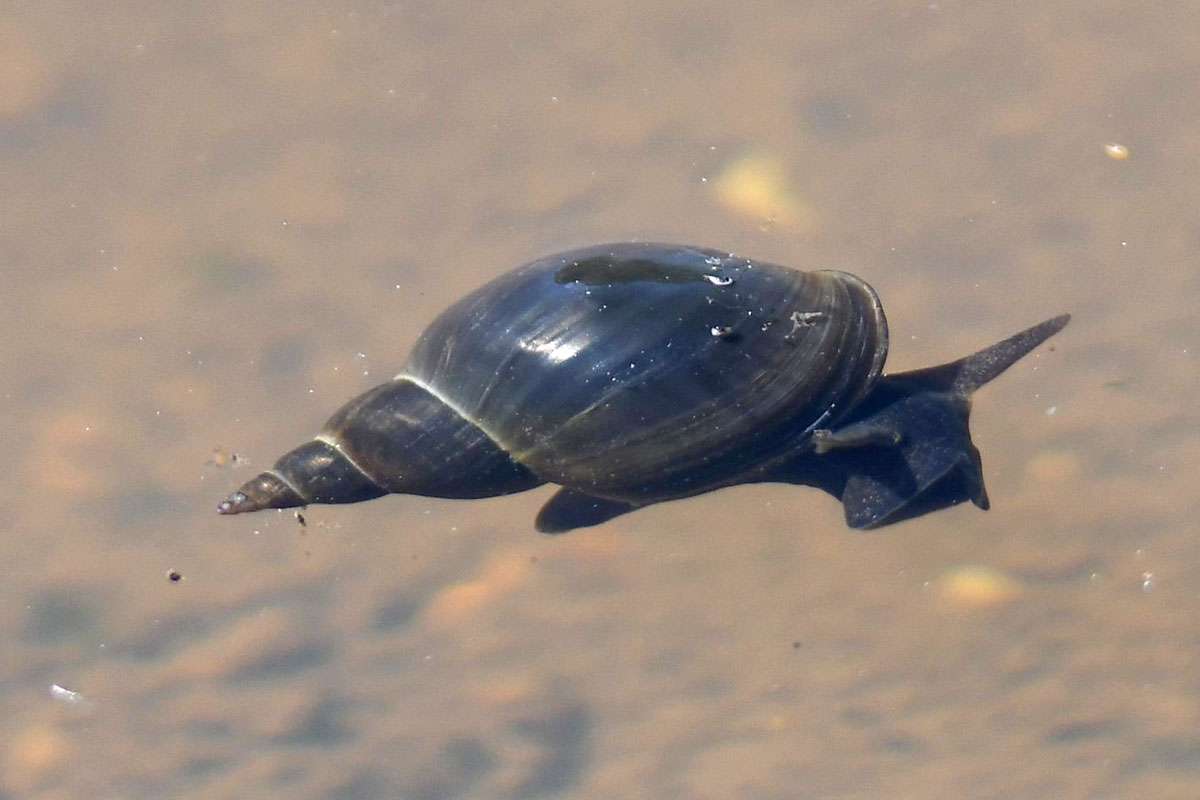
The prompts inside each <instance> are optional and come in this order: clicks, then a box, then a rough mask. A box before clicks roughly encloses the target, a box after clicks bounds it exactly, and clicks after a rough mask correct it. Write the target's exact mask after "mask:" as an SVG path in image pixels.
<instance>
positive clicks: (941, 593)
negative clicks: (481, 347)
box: [0, 2, 1200, 800]
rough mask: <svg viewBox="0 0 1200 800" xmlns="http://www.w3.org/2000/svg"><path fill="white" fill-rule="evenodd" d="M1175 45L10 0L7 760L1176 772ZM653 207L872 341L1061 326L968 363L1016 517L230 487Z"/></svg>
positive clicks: (824, 504) (1185, 783)
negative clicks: (459, 310) (541, 531)
mask: <svg viewBox="0 0 1200 800" xmlns="http://www.w3.org/2000/svg"><path fill="white" fill-rule="evenodd" d="M1197 31H1200V10H1197V9H1196V7H1194V6H1193V5H1191V4H1187V3H1165V4H1156V5H1154V7H1153V9H1150V8H1148V7H1146V6H1145V5H1143V4H1139V3H1129V2H1125V3H1120V2H1108V3H1105V2H1087V3H1084V2H1058V3H1034V2H1027V3H1018V4H1013V3H1007V4H968V3H958V2H940V3H936V4H928V3H924V2H920V3H896V2H891V3H845V2H821V3H807V4H794V3H786V2H779V3H757V4H753V5H752V6H747V7H745V8H742V7H741V6H739V5H738V4H732V3H716V2H711V3H703V2H695V3H679V4H652V5H649V6H647V5H645V4H641V3H637V4H635V3H624V4H623V3H594V2H592V3H578V4H571V3H568V4H562V3H548V4H521V5H520V6H519V8H516V9H513V8H501V7H495V6H488V7H485V6H480V5H478V4H469V3H441V4H436V3H390V4H389V3H361V2H349V3H338V2H334V3H302V4H296V3H290V4H282V3H281V4H276V5H274V6H260V7H259V8H258V10H248V9H246V8H245V7H244V6H243V4H238V3H216V4H194V5H188V6H184V7H181V6H180V5H179V4H149V5H140V4H124V5H121V6H119V7H117V8H110V7H108V6H107V5H106V6H104V8H103V9H102V8H101V6H97V5H93V4H84V3H74V4H72V3H54V2H46V3H39V4H21V6H20V7H19V8H13V9H9V11H8V13H6V14H4V15H3V18H2V19H0V54H3V63H4V66H3V69H0V169H2V171H3V175H4V192H3V194H2V196H0V271H2V274H3V276H4V278H5V288H4V291H3V295H2V297H0V304H2V309H0V310H2V313H0V326H2V327H0V363H2V364H3V367H4V369H3V370H0V396H2V397H3V403H4V407H5V409H6V411H5V413H4V414H3V415H2V416H0V426H2V435H3V441H4V443H5V454H6V461H7V464H8V469H7V474H8V480H6V481H4V482H3V483H0V511H3V518H4V519H5V520H6V522H7V524H6V525H5V533H4V536H3V544H4V559H3V564H4V566H3V576H4V579H3V581H2V582H0V626H2V627H0V630H2V632H3V638H4V641H5V646H4V648H3V649H2V650H0V703H2V705H0V707H2V708H3V710H4V711H3V714H2V715H0V797H2V798H4V800H9V799H10V798H78V797H93V798H97V799H98V800H99V799H100V798H163V797H172V798H247V797H282V796H286V797H291V798H393V797H405V798H418V799H419V800H432V799H433V798H535V797H570V798H585V797H586V798H625V797H629V798H635V797H653V798H664V797H671V798H673V797H679V798H704V799H707V798H713V799H714V800H715V798H795V797H864V798H865V797H900V798H910V797H911V798H936V797H981V798H987V797H996V798H1000V797H1004V798H1008V797H1053V798H1076V797H1078V798H1084V797H1087V798H1124V797H1156V798H1192V797H1196V796H1200V735H1198V734H1197V730H1200V701H1198V699H1197V698H1198V697H1200V663H1198V655H1197V653H1200V650H1198V647H1200V614H1198V612H1200V576H1198V575H1197V572H1196V568H1197V564H1198V559H1200V547H1198V546H1197V536H1196V534H1197V531H1196V522H1195V519H1196V510H1197V501H1198V499H1200V495H1198V492H1197V489H1196V486H1195V483H1196V471H1197V465H1198V464H1200V413H1198V412H1197V410H1196V409H1197V404H1196V402H1195V398H1196V396H1197V393H1198V391H1200V381H1198V380H1197V374H1198V370H1197V357H1198V356H1200V336H1198V334H1197V330H1200V314H1198V312H1197V310H1196V309H1197V307H1198V305H1200V303H1198V301H1200V277H1198V275H1200V270H1198V268H1197V261H1196V256H1195V252H1196V249H1197V245H1198V244H1200V226H1198V224H1197V221H1196V215H1195V209H1196V208H1197V207H1200V180H1198V168H1200V155H1198V153H1200V151H1198V150H1197V148H1196V131H1197V130H1198V129H1200V102H1198V100H1200V97H1198V94H1197V89H1196V87H1197V85H1198V83H1197V80H1198V78H1200V35H1198V34H1197ZM1107 143H1119V144H1121V145H1124V146H1125V147H1127V148H1128V157H1127V158H1124V159H1121V158H1115V157H1113V156H1118V155H1120V153H1119V152H1118V151H1111V150H1110V151H1109V152H1107V153H1106V150H1105V145H1106V144H1107ZM629 238H646V239H656V240H677V241H686V242H692V243H696V244H704V245H709V246H715V247H721V248H728V249H734V250H737V251H739V252H743V253H746V254H748V255H754V256H757V257H760V258H765V259H770V260H774V261H778V262H781V263H787V264H792V265H795V266H798V267H817V266H820V267H839V268H844V269H851V270H853V271H855V272H857V273H859V274H861V275H863V276H864V277H865V278H867V279H868V280H869V281H871V282H872V283H873V284H874V285H875V286H876V287H877V289H878V290H879V291H880V293H881V295H882V296H883V298H884V302H885V304H886V306H887V308H888V314H889V317H890V320H891V323H892V330H893V334H894V340H893V346H892V353H893V355H892V360H891V367H892V369H902V368H909V367H915V366H920V365H925V364H930V363H935V362H938V361H942V360H945V359H948V358H951V357H954V356H958V355H961V354H964V353H966V352H969V351H971V350H974V349H975V348H977V347H979V346H982V345H984V344H989V343H991V342H992V341H994V340H996V339H998V338H1000V337H1002V336H1004V335H1007V334H1009V333H1012V332H1014V331H1016V330H1017V329H1019V328H1021V327H1024V326H1026V325H1028V324H1031V323H1033V322H1036V321H1038V320H1040V319H1043V318H1045V317H1048V316H1051V315H1053V314H1055V313H1058V312H1061V311H1071V312H1073V313H1074V314H1075V321H1074V322H1073V323H1072V325H1071V326H1070V327H1069V328H1068V329H1067V330H1066V331H1065V332H1064V333H1063V334H1062V335H1060V336H1059V337H1057V338H1056V339H1055V340H1054V342H1053V345H1054V348H1053V350H1051V349H1049V348H1043V349H1042V350H1041V351H1040V352H1039V354H1038V355H1037V356H1036V357H1031V358H1029V359H1027V360H1026V361H1024V362H1022V363H1020V364H1019V365H1018V366H1017V367H1016V368H1014V369H1013V370H1012V371H1011V372H1009V373H1008V374H1006V375H1005V376H1004V377H1003V378H1002V379H1000V380H999V381H997V382H996V383H995V384H993V385H991V386H989V387H987V389H986V390H985V391H984V392H983V393H981V395H980V396H979V398H978V400H977V403H976V414H975V419H974V426H973V427H974V431H975V438H976V441H977V443H978V444H979V446H980V449H981V450H982V451H983V454H984V459H985V466H986V471H987V476H988V482H989V489H990V492H991V497H992V501H993V510H992V511H990V512H988V513H986V514H984V513H980V512H978V511H976V510H975V509H973V508H972V507H970V506H965V507H958V508H955V509H953V510H949V511H946V512H942V513H939V514H935V515H932V516H928V517H925V518H922V519H919V520H916V521H913V522H909V523H905V524H903V525H899V526H896V527H892V528H887V529H885V530H883V531H881V532H878V533H875V534H868V535H862V534H854V533H851V532H850V531H848V530H846V529H845V528H844V526H843V524H842V520H841V511H840V509H839V508H838V507H837V505H836V504H835V503H834V502H833V501H831V500H830V499H829V498H827V497H825V496H824V495H821V494H819V493H817V492H815V491H809V490H803V489H798V488H794V487H787V486H756V487H742V488H737V489H732V490H726V491H722V492H718V493H714V494H711V495H708V496H706V497H702V498H698V499H693V500H689V501H684V502H677V503H670V504H664V505H661V506H657V507H654V508H651V509H647V510H644V511H642V512H639V513H636V514H632V515H629V516H627V517H623V518H621V519H619V520H616V521H613V522H611V523H609V524H608V525H606V526H604V527H602V528H599V529H595V530H591V531H586V532H579V533H575V534H571V535H568V536H563V537H558V538H549V537H543V536H540V535H538V534H536V533H534V532H533V530H532V519H533V516H534V514H535V513H536V511H537V509H538V507H539V506H540V504H541V503H542V502H543V501H544V500H545V498H546V497H548V496H549V493H550V490H549V489H541V490H537V491H535V492H531V493H529V494H526V495H517V496H513V497H508V498H503V499H497V500H489V501H479V502H450V501H433V500H427V499H423V498H414V497H407V498H404V497H394V498H386V499H383V500H379V501H375V502H372V503H368V504H364V505H359V506H350V507H339V508H329V507H313V508H311V509H309V510H308V511H307V512H306V518H307V527H301V526H300V525H299V523H298V522H297V520H296V519H295V518H294V517H293V516H292V515H291V514H288V513H274V512H271V513H267V514H260V515H254V516H245V517H236V518H219V517H218V516H217V515H216V514H215V513H214V509H215V504H216V503H217V501H218V500H220V499H221V497H222V496H223V495H224V494H225V493H226V492H227V491H228V490H229V489H230V488H231V487H233V486H235V485H236V484H237V483H239V482H240V481H241V480H244V479H245V478H246V477H247V476H248V475H249V474H251V471H252V470H256V469H258V468H261V467H263V466H265V465H267V464H269V463H270V462H271V461H272V460H273V459H274V458H275V456H276V455H278V454H279V453H281V452H282V451H283V450H285V449H287V448H290V447H291V446H293V445H294V444H296V443H298V442H300V441H301V440H303V439H305V438H307V437H308V436H309V435H310V434H311V433H312V432H313V431H315V430H316V428H317V427H318V426H319V425H320V424H321V422H323V421H324V419H325V418H326V417H327V416H328V414H329V413H330V412H331V411H332V410H333V409H334V408H336V407H337V406H338V405H339V404H340V403H341V402H342V401H343V400H345V399H346V398H348V397H350V396H351V395H353V394H355V393H356V392H358V391H360V390H362V389H365V388H367V387H368V386H370V385H373V384H374V383H377V382H380V381H381V380H384V379H386V378H388V377H390V376H391V375H392V374H393V373H394V372H395V371H396V369H397V367H398V366H399V364H400V363H401V361H402V359H403V356H404V354H405V353H406V351H407V348H408V346H409V345H410V344H411V343H412V341H413V339H414V338H415V336H416V335H417V334H418V333H419V332H420V330H421V328H422V327H423V326H424V325H425V324H426V323H427V322H428V321H429V320H430V319H431V318H432V316H433V315H434V314H435V313H436V312H437V311H438V310H439V309H441V308H442V307H444V306H445V305H446V304H448V303H449V302H450V301H452V300H454V299H455V298H456V297H458V296H459V295H460V294H461V293H462V292H463V291H465V290H467V289H469V288H471V287H474V286H476V285H478V284H480V283H482V282H483V281H485V280H486V279H487V278H489V277H490V276H493V275H495V274H497V273H498V272H500V271H502V270H504V269H507V268H509V267H511V266H513V265H515V264H517V263H520V262H522V261H525V260H528V259H530V258H532V257H535V256H537V255H541V254H543V253H546V252H551V251H554V250H557V249H563V248H566V247H569V246H574V245H580V244H586V243H591V242H598V241H607V240H616V239H629ZM214 450H215V451H216V452H215V453H214ZM231 453H237V454H238V456H239V461H238V462H237V463H234V462H232V460H231V457H230V454H231ZM246 459H248V461H249V464H248V465H247V464H244V463H243V461H244V460H246ZM967 567H978V568H984V570H985V572H984V575H983V577H976V578H974V580H972V579H971V578H970V576H971V575H976V576H978V572H966V571H965V568H967ZM172 569H174V570H177V571H178V572H179V573H180V575H181V576H182V580H179V581H178V582H172V581H171V580H169V579H168V577H167V573H168V570H172ZM964 583H965V584H967V586H966V588H965V589H964V588H959V589H957V590H956V589H955V588H954V587H955V586H960V587H961V586H962V584H964ZM54 684H57V685H59V686H61V687H64V688H65V689H66V690H69V691H72V692H78V693H79V696H75V695H70V694H67V693H64V692H62V691H59V692H57V694H56V695H55V694H52V693H51V689H50V687H51V685H54Z"/></svg>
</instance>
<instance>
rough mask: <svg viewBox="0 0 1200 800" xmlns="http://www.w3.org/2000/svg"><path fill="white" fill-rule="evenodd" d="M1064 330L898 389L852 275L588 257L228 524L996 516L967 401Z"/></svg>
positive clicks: (482, 304)
mask: <svg viewBox="0 0 1200 800" xmlns="http://www.w3.org/2000/svg"><path fill="white" fill-rule="evenodd" d="M1067 320H1068V317H1067V316H1066V315H1063V316H1061V317H1057V318H1055V319H1052V320H1047V321H1046V322H1044V323H1042V324H1041V325H1037V326H1034V327H1033V328H1029V329H1027V330H1025V331H1022V332H1021V333H1019V334H1017V335H1015V336H1012V337H1009V339H1006V340H1004V341H1002V342H999V343H997V344H996V345H993V346H992V347H990V348H986V349H984V350H981V351H980V352H978V353H976V354H974V355H972V356H968V357H966V358H963V359H959V360H958V361H954V362H950V363H948V364H943V365H941V366H939V367H932V368H928V369H926V370H918V371H915V372H911V373H904V374H902V375H896V376H888V377H886V378H882V379H881V373H882V371H883V365H884V360H885V358H886V356H887V345H888V334H887V322H886V320H885V318H884V314H883V309H882V307H881V305H880V302H879V298H878V297H877V296H876V295H875V292H874V291H873V290H872V289H871V287H870V286H868V285H867V284H866V283H865V282H863V281H862V280H861V279H859V278H857V277H855V276H853V275H850V274H849V273H845V272H836V271H815V272H801V271H798V270H793V269H789V268H787V267H782V266H777V265H774V264H768V263H765V262H761V261H754V260H751V259H746V258H740V257H735V256H732V255H730V254H727V253H723V252H719V251H716V250H706V249H700V248H695V247H686V246H678V245H661V244H613V245H602V246H598V247H590V248H585V249H581V250H575V251H571V252H567V253H562V254H558V255H554V256H549V257H546V258H543V259H539V260H537V261H534V262H532V263H530V264H527V265H525V266H523V267H520V268H518V269H516V270H514V271H512V272H510V273H507V274H505V275H502V276H500V277H499V278H497V279H496V280H494V281H492V282H491V283H489V284H487V285H485V286H483V287H482V288H480V289H478V290H476V291H475V292H473V293H472V294H470V295H468V296H466V297H465V298H463V299H462V300H460V301H459V302H458V303H456V304H454V305H453V306H451V307H450V308H449V309H447V310H446V311H445V312H443V313H442V314H441V315H440V316H439V317H438V318H437V319H435V320H434V321H433V323H432V324H431V325H430V326H429V327H428V328H427V329H426V331H425V332H424V333H423V334H422V335H421V337H420V339H419V340H418V341H417V343H416V345H415V346H414V348H413V351H412V354H411V356H410V357H409V360H408V363H407V365H406V367H405V368H404V370H403V371H401V373H400V374H399V375H397V376H396V378H394V379H393V380H392V381H390V382H388V383H386V384H383V385H381V386H377V387H375V388H374V389H371V390H369V391H367V392H365V393H364V394H362V395H360V396H359V397H357V398H354V399H353V400H351V401H350V402H349V403H347V404H346V405H345V406H343V407H342V408H341V409H340V410H339V411H338V412H337V413H335V414H334V415H333V417H332V418H331V419H330V420H329V422H328V423H326V425H325V428H324V429H323V431H322V432H321V433H320V434H319V435H318V436H317V437H315V438H314V439H313V440H312V441H310V442H308V443H306V444H303V445H301V446H300V447H297V448H296V449H294V450H292V451H291V452H289V453H286V454H284V455H283V456H282V457H281V458H280V459H279V460H278V461H277V462H276V463H275V466H274V467H273V468H272V469H271V470H268V471H266V472H264V473H262V474H261V475H259V476H257V477H256V478H254V479H252V480H250V481H248V482H247V483H246V484H244V485H243V486H242V487H241V489H240V490H239V491H237V492H234V493H233V494H232V495H230V497H229V498H228V499H227V500H226V501H225V502H223V503H222V504H221V505H220V508H219V510H220V511H221V513H224V514H236V513H241V512H245V511H255V510H258V509H263V508H287V507H292V506H299V505H306V504H308V503H349V502H357V501H359V500H366V499H370V498H373V497H378V496H380V495H383V494H387V493H407V494H420V495H426V496H433V497H451V498H476V497H490V496H495V495H500V494H508V493H511V492H519V491H523V490H525V489H529V488H532V487H534V486H537V485H539V484H542V483H547V482H550V483H556V484H559V485H560V486H561V487H562V489H561V491H560V492H559V493H558V494H557V495H555V496H554V497H553V498H551V500H550V501H549V502H548V503H547V504H546V506H545V507H544V508H543V510H542V512H541V514H540V515H539V517H538V527H539V529H541V530H547V531H561V530H567V529H570V528H573V527H580V526H583V525H591V524H596V523H598V522H601V521H603V520H605V519H609V518H611V517H613V516H616V515H617V514H621V513H626V512H627V511H630V510H632V509H634V508H638V507H641V506H645V505H648V504H651V503H655V502H659V501H662V500H669V499H672V498H678V497H687V496H690V495H695V494H700V493H702V492H707V491H710V490H712V489H716V488H719V487H722V486H727V485H731V484H736V483H746V482H752V481H767V480H773V481H786V482H790V483H800V484H806V485H812V486H816V487H819V488H821V489H824V490H825V491H828V492H830V493H831V494H834V495H835V496H837V497H838V498H839V499H841V500H842V502H843V504H844V506H845V509H846V517H847V521H848V523H849V524H851V525H852V526H854V527H875V526H878V525H882V524H888V523H889V522H893V521H897V520H899V519H902V518H905V517H906V516H913V515H916V514H917V513H925V511H928V510H932V509H934V508H938V507H945V506H947V505H952V504H954V503H957V502H962V501H963V500H966V499H970V500H972V501H973V502H975V503H976V505H978V506H980V507H981V508H986V506H987V497H986V493H985V492H984V489H983V476H982V471H981V467H980V459H979V453H978V451H977V450H976V449H975V447H974V445H973V444H972V443H971V440H970V433H969V430H968V426H967V421H968V416H969V413H970V401H969V398H970V395H971V393H972V392H974V391H975V390H976V389H977V388H979V387H980V386H982V385H983V384H984V383H986V382H988V381H990V380H991V379H993V378H994V377H995V376H996V375H998V374H1000V373H1001V372H1003V371H1004V370H1005V369H1007V368H1008V366H1010V365H1011V364H1012V363H1014V362H1015V361H1016V360H1018V359H1019V358H1021V357H1022V356H1023V355H1025V354H1026V353H1028V352H1029V351H1030V350H1032V349H1033V348H1034V347H1036V346H1037V345H1038V344H1039V343H1040V342H1042V341H1044V340H1045V339H1046V338H1048V337H1049V336H1052V335H1053V334H1054V333H1056V332H1057V331H1058V330H1060V329H1061V328H1062V327H1063V326H1064V325H1066V323H1067Z"/></svg>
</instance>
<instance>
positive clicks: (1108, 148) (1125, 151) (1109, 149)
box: [1104, 142, 1129, 161]
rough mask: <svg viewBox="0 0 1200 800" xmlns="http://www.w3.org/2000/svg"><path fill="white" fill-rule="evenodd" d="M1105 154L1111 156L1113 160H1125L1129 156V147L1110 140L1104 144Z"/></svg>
mask: <svg viewBox="0 0 1200 800" xmlns="http://www.w3.org/2000/svg"><path fill="white" fill-rule="evenodd" d="M1104 155H1106V156H1108V157H1109V158H1111V159H1112V160H1113V161H1124V160H1125V159H1127V158H1129V148H1128V147H1126V146H1125V145H1123V144H1118V143H1117V142H1109V143H1108V144H1106V145H1104Z"/></svg>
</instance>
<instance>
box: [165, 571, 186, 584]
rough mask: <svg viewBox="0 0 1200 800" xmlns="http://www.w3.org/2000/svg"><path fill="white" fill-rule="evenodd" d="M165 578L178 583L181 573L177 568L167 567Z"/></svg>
mask: <svg viewBox="0 0 1200 800" xmlns="http://www.w3.org/2000/svg"><path fill="white" fill-rule="evenodd" d="M167 580H169V581H170V582H171V583H179V582H180V581H181V580H183V573H182V572H180V571H179V570H174V569H169V570H167Z"/></svg>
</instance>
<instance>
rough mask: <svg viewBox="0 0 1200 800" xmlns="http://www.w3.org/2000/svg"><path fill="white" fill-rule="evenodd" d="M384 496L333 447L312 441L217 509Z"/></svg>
mask: <svg viewBox="0 0 1200 800" xmlns="http://www.w3.org/2000/svg"><path fill="white" fill-rule="evenodd" d="M384 494H387V492H385V491H384V490H383V489H381V488H379V486H377V485H376V484H375V483H374V482H373V481H372V480H370V479H369V478H368V477H367V476H366V475H364V474H363V473H362V471H361V470H360V469H359V468H358V467H357V466H355V465H354V463H353V462H351V461H350V459H348V458H347V457H346V456H345V454H343V453H342V452H341V451H340V450H338V449H337V448H336V447H334V446H333V445H332V444H330V443H329V442H326V441H322V440H321V439H313V440H312V441H310V442H306V443H304V444H302V445H300V446H299V447H297V448H296V449H295V450H292V451H291V452H289V453H286V454H284V455H283V456H282V457H281V458H280V459H279V460H278V461H276V462H275V466H274V467H272V468H271V469H269V470H267V471H266V472H263V473H260V474H259V475H258V476H257V477H255V478H253V479H251V480H248V481H246V482H245V483H244V484H242V487H241V488H240V489H238V490H237V491H236V492H234V493H233V494H231V495H229V497H227V498H226V499H225V500H224V501H222V502H221V503H220V504H219V505H218V506H217V512H218V513H220V514H243V513H246V512H248V511H261V510H262V509H265V508H295V507H296V506H306V505H308V504H309V503H357V502H359V501H360V500H370V499H372V498H374V497H380V496H382V495H384Z"/></svg>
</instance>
